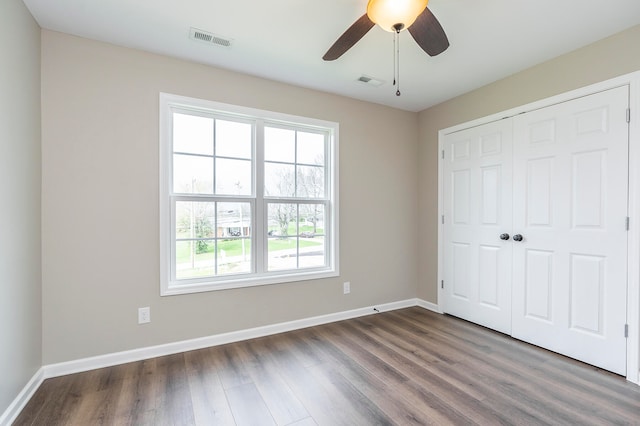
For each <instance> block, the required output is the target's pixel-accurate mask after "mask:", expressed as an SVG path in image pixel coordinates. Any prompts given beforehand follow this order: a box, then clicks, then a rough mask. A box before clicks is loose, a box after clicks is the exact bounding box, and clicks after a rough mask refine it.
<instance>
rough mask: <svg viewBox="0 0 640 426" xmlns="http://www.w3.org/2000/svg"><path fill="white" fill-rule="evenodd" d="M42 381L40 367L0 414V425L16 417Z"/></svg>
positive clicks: (4, 424)
mask: <svg viewBox="0 0 640 426" xmlns="http://www.w3.org/2000/svg"><path fill="white" fill-rule="evenodd" d="M43 381H44V369H43V368H40V369H39V370H38V371H36V374H34V375H33V377H32V378H31V380H29V382H28V383H27V385H26V386H25V387H24V388H23V389H22V391H21V392H20V393H19V394H18V396H17V397H16V399H14V400H13V402H12V403H11V405H9V407H8V408H7V409H6V410H5V411H4V413H2V415H0V426H9V425H10V424H11V423H13V422H14V421H15V419H16V418H17V417H18V414H20V412H21V411H22V409H23V408H24V407H25V405H27V402H29V400H30V399H31V397H32V396H33V394H34V393H35V392H36V390H38V388H39V387H40V385H41V384H42V382H43Z"/></svg>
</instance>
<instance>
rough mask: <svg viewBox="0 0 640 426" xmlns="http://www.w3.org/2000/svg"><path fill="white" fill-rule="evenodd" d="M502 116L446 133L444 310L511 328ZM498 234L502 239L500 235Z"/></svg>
mask: <svg viewBox="0 0 640 426" xmlns="http://www.w3.org/2000/svg"><path fill="white" fill-rule="evenodd" d="M511 135H512V128H511V121H510V120H502V121H498V122H494V123H489V124H486V125H483V126H480V127H475V128H471V129H467V130H463V131H460V132H457V133H453V134H449V135H447V136H446V139H445V143H444V152H445V154H444V157H445V160H444V170H443V177H444V193H443V197H444V203H443V204H444V229H443V231H444V239H443V241H444V251H445V253H444V265H443V266H444V269H445V271H444V275H443V276H444V278H445V279H444V285H443V289H444V290H443V291H444V300H442V307H443V310H444V312H446V313H449V314H452V315H455V316H458V317H460V318H464V319H466V320H469V321H472V322H475V323H477V324H481V325H484V326H486V327H489V328H492V329H494V330H498V331H501V332H503V333H507V334H509V333H510V332H511V264H512V244H511V240H510V238H507V237H506V234H507V233H510V232H511V227H512V223H511V209H512V200H511V185H512V182H511V180H512V176H511V174H512V171H511V164H512V150H511V148H512V143H511ZM501 236H502V238H503V239H501Z"/></svg>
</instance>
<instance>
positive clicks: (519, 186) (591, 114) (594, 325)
mask: <svg viewBox="0 0 640 426" xmlns="http://www.w3.org/2000/svg"><path fill="white" fill-rule="evenodd" d="M628 98H629V89H628V87H627V86H625V87H620V88H616V89H612V90H607V91H604V92H600V93H597V94H594V95H590V96H586V97H583V98H579V99H575V100H572V101H569V102H564V103H561V104H557V105H554V106H550V107H547V108H544V109H540V110H536V111H533V112H529V113H527V114H522V115H519V116H516V117H514V119H513V129H514V133H513V135H514V136H513V140H514V153H513V155H514V161H513V169H514V173H513V185H514V189H513V233H514V234H520V235H522V237H523V238H522V240H521V241H519V242H517V241H514V242H513V243H512V244H513V256H514V257H513V259H514V261H513V293H512V297H513V307H512V316H513V320H512V335H513V336H514V337H516V338H518V339H521V340H525V341H527V342H530V343H533V344H536V345H539V346H542V347H545V348H547V349H550V350H552V351H556V352H559V353H562V354H564V355H568V356H570V357H572V358H575V359H578V360H581V361H585V362H587V363H589V364H593V365H596V366H599V367H602V368H604V369H606V370H609V371H613V372H615V373H619V374H623V375H624V374H625V373H626V339H625V329H624V326H625V322H626V321H625V320H626V292H627V230H626V218H627V199H628V194H627V188H628V176H629V173H628V146H629V140H628V129H629V127H628V123H627V120H626V110H627V108H628V105H629V104H628V102H629V101H628Z"/></svg>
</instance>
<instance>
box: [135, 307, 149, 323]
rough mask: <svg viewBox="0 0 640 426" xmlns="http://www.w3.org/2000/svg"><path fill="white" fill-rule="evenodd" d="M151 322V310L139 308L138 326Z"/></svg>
mask: <svg viewBox="0 0 640 426" xmlns="http://www.w3.org/2000/svg"><path fill="white" fill-rule="evenodd" d="M148 322H151V308H150V307H148V306H147V307H145V308H138V324H146V323H148Z"/></svg>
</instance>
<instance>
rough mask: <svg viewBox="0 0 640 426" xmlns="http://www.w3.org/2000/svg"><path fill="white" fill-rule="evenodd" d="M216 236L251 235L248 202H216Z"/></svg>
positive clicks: (249, 205) (249, 206)
mask: <svg viewBox="0 0 640 426" xmlns="http://www.w3.org/2000/svg"><path fill="white" fill-rule="evenodd" d="M216 236H217V237H218V238H234V237H250V236H251V204H250V203H218V226H217V231H216Z"/></svg>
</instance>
